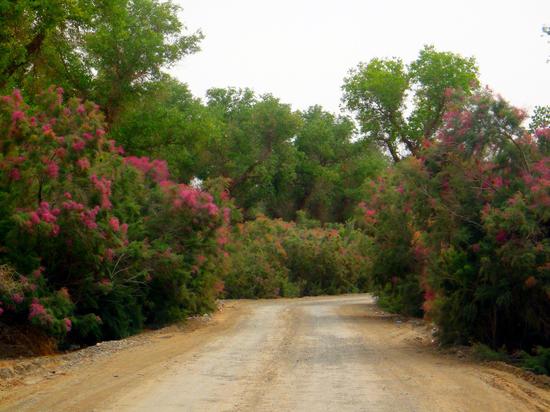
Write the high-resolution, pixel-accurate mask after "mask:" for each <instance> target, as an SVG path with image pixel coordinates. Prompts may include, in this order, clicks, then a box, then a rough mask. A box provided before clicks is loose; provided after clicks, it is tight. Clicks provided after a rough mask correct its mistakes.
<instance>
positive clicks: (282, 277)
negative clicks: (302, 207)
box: [224, 217, 369, 298]
mask: <svg viewBox="0 0 550 412" xmlns="http://www.w3.org/2000/svg"><path fill="white" fill-rule="evenodd" d="M309 222H310V223H311V221H309ZM368 247H369V242H368V240H367V239H366V237H365V236H364V235H362V234H361V233H360V232H358V231H356V230H354V229H352V228H350V227H347V226H343V225H334V226H333V227H326V228H320V227H319V223H317V224H316V227H314V228H308V227H307V226H302V225H301V224H296V223H291V222H284V221H282V220H270V219H268V218H265V217H258V218H257V219H256V220H254V221H250V222H246V223H244V224H241V225H238V227H237V230H236V231H235V233H234V234H233V240H232V242H231V244H230V252H231V253H230V257H229V265H228V268H227V273H226V275H225V276H224V281H225V290H226V293H227V296H228V297H246V298H270V297H278V296H306V295H319V294H338V293H351V292H356V291H359V290H364V288H365V287H366V267H367V266H368V258H367V251H368Z"/></svg>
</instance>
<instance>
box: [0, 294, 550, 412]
mask: <svg viewBox="0 0 550 412" xmlns="http://www.w3.org/2000/svg"><path fill="white" fill-rule="evenodd" d="M549 409H550V393H549V391H548V390H545V389H543V388H540V387H537V386H534V385H532V384H530V383H528V382H527V381H525V380H523V379H521V378H519V377H516V376H515V375H514V374H512V373H510V372H506V371H502V370H498V369H494V368H491V367H489V366H483V365H478V364H475V363H472V362H468V361H466V360H462V359H459V358H457V357H456V356H453V355H443V354H440V353H438V352H437V350H436V349H435V348H434V347H433V345H432V344H431V342H430V339H429V335H428V334H427V333H426V331H425V327H422V326H415V325H414V324H413V323H411V322H400V321H398V320H396V319H395V318H393V317H389V316H388V315H386V314H383V313H382V312H380V311H379V310H378V309H377V308H376V307H375V306H374V305H373V302H372V299H371V297H370V296H368V295H348V296H340V297H321V298H306V299H296V300H286V299H285V300H276V301H258V302H240V301H239V302H231V303H229V304H228V305H226V308H225V309H224V311H223V312H221V313H218V314H216V316H215V317H214V320H213V321H212V322H210V324H208V325H207V326H203V327H200V328H198V329H197V330H194V331H185V332H182V331H178V330H177V329H175V328H172V329H169V330H167V331H165V332H163V333H160V334H157V335H155V337H154V338H153V339H151V340H150V341H148V342H147V343H146V344H143V345H141V346H136V347H132V348H128V349H126V350H122V351H119V352H117V353H114V354H113V355H112V356H109V357H107V358H105V359H100V360H98V361H95V362H91V363H89V364H86V365H80V366H78V367H75V368H72V369H70V370H69V371H68V372H66V374H64V375H62V376H56V377H55V378H54V379H47V380H45V379H43V380H37V381H32V380H31V381H27V384H23V385H20V386H17V387H12V388H11V389H9V390H8V391H4V392H0V410H6V411H8V410H9V411H13V410H17V411H23V410H33V411H34V410H36V411H49V410H52V411H54V410H55V411H65V410H66V411H91V410H95V411H151V410H154V411H176V410H177V411H275V410H277V411H279V410H280V411H392V412H397V411H499V412H501V411H523V410H525V411H527V410H529V411H533V410H540V411H544V410H549Z"/></svg>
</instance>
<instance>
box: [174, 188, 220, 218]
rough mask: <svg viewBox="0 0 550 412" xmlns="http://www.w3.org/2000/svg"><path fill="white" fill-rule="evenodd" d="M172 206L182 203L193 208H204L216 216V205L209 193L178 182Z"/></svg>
mask: <svg viewBox="0 0 550 412" xmlns="http://www.w3.org/2000/svg"><path fill="white" fill-rule="evenodd" d="M176 196H177V197H176V199H175V200H174V207H176V208H180V207H182V206H183V205H185V206H187V207H189V208H191V209H194V210H197V211H198V210H205V211H206V212H208V214H209V215H210V216H217V215H218V213H219V208H218V206H217V205H216V204H215V203H214V198H213V197H212V195H211V194H209V193H206V192H203V191H201V190H199V189H195V188H193V187H191V186H187V185H184V184H180V185H178V186H177V191H176Z"/></svg>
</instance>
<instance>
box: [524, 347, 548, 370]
mask: <svg viewBox="0 0 550 412" xmlns="http://www.w3.org/2000/svg"><path fill="white" fill-rule="evenodd" d="M520 359H521V366H522V367H523V368H525V369H527V370H529V371H531V372H534V373H537V374H539V375H550V348H543V347H542V346H539V347H537V349H536V350H535V354H534V355H530V354H528V353H526V352H522V353H521V354H520Z"/></svg>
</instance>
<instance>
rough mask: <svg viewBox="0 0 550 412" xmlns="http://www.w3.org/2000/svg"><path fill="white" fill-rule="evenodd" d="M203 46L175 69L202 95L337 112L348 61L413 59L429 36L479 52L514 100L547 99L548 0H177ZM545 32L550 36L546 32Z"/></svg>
mask: <svg viewBox="0 0 550 412" xmlns="http://www.w3.org/2000/svg"><path fill="white" fill-rule="evenodd" d="M174 2H175V3H177V4H179V5H180V6H181V7H182V8H183V11H182V14H181V17H182V20H183V22H184V23H185V24H186V26H187V27H188V29H189V30H190V31H194V30H197V29H201V30H202V31H203V33H204V34H205V36H206V38H205V39H204V40H203V42H202V43H201V47H202V51H200V52H199V53H197V54H195V55H192V56H188V57H186V58H185V59H184V60H183V61H182V62H180V63H178V64H177V65H176V66H175V67H174V68H173V69H172V70H171V73H172V74H174V75H175V76H176V77H177V78H178V79H180V80H181V81H183V82H186V83H188V84H189V86H190V88H191V90H192V91H193V93H194V94H195V95H197V96H199V97H203V96H204V93H205V91H206V90H207V89H209V88H211V87H227V86H234V87H250V88H252V89H254V90H255V91H257V92H258V93H268V92H269V93H272V94H273V95H275V96H277V97H279V98H280V99H281V100H282V101H283V102H284V103H290V104H292V106H293V107H294V108H295V109H305V108H307V107H308V106H310V105H314V104H320V105H322V106H323V107H325V108H326V109H328V110H331V111H338V109H339V105H340V98H341V95H342V93H341V89H340V88H341V85H342V80H343V78H344V77H345V76H346V73H347V72H348V70H349V69H350V68H352V67H354V66H356V65H357V64H358V63H359V62H361V61H368V60H369V59H371V58H373V57H393V56H396V57H401V58H402V59H403V60H404V61H405V62H406V63H408V62H410V61H411V60H413V59H414V58H415V57H416V56H417V54H418V51H419V50H420V49H421V48H422V46H423V45H425V44H433V45H434V46H435V47H436V48H437V49H438V50H442V51H453V52H456V53H460V54H462V55H464V56H475V57H476V59H477V62H478V64H479V68H480V72H481V79H482V81H483V82H484V83H485V84H487V85H489V86H490V87H491V88H492V89H493V90H495V91H496V92H498V93H500V94H501V95H503V96H504V97H505V98H506V99H508V100H509V101H511V102H512V103H513V104H515V105H516V106H519V107H522V108H525V109H528V110H530V109H532V107H533V106H535V105H547V104H550V63H547V59H548V58H549V57H550V44H548V41H547V39H548V40H550V36H544V37H543V36H542V26H543V25H544V24H550V0H455V1H447V0H362V1H361V0H272V1H266V0H174ZM545 37H546V38H545Z"/></svg>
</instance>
